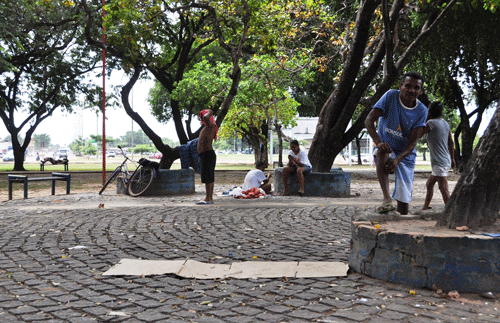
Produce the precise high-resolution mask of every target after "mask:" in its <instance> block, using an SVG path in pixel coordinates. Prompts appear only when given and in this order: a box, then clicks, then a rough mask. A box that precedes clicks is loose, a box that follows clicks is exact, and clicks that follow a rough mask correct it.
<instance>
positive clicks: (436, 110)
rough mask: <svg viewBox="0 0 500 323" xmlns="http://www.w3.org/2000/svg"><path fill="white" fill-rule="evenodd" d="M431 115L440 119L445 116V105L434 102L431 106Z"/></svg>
mask: <svg viewBox="0 0 500 323" xmlns="http://www.w3.org/2000/svg"><path fill="white" fill-rule="evenodd" d="M429 115H432V116H433V117H435V118H439V117H441V116H442V115H443V105H442V104H441V102H439V101H434V102H432V103H431V104H429Z"/></svg>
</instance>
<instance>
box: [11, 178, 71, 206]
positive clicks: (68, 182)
mask: <svg viewBox="0 0 500 323" xmlns="http://www.w3.org/2000/svg"><path fill="white" fill-rule="evenodd" d="M39 181H52V195H55V194H56V181H66V194H69V191H70V186H71V174H65V173H52V176H50V177H28V176H26V175H8V183H9V200H12V183H23V184H24V198H25V199H27V198H28V182H39Z"/></svg>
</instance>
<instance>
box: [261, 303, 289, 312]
mask: <svg viewBox="0 0 500 323" xmlns="http://www.w3.org/2000/svg"><path fill="white" fill-rule="evenodd" d="M265 310H266V311H269V312H272V313H278V314H282V313H287V312H290V311H292V307H289V306H284V305H271V306H267V307H265Z"/></svg>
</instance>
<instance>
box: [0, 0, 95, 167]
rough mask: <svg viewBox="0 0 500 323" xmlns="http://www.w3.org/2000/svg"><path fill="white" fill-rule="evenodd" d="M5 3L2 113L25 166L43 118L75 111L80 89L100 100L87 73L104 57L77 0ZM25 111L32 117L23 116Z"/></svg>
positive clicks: (1, 19) (0, 60)
mask: <svg viewBox="0 0 500 323" xmlns="http://www.w3.org/2000/svg"><path fill="white" fill-rule="evenodd" d="M1 8H2V16H1V17H0V25H1V26H2V27H0V28H2V29H3V31H5V32H2V33H0V46H1V50H0V118H1V119H2V121H3V123H4V125H5V127H6V128H7V131H8V132H9V133H10V135H11V138H12V146H13V150H14V160H15V161H14V170H24V166H23V162H24V153H25V151H26V148H27V147H28V145H29V143H30V141H31V138H32V136H33V132H34V131H35V129H36V128H37V126H38V125H39V124H40V123H41V122H42V121H44V120H45V119H46V118H48V117H50V116H51V115H52V113H53V112H54V110H56V109H58V108H61V109H66V110H68V111H71V110H72V108H73V106H74V104H75V102H77V101H78V100H79V95H80V94H83V95H84V96H85V101H87V102H93V101H95V100H96V99H95V96H94V95H95V94H96V93H99V92H100V90H99V89H98V88H96V87H95V86H94V85H93V84H91V83H89V82H86V81H85V78H84V76H85V75H86V74H87V73H89V72H90V71H92V69H93V68H95V67H96V64H97V62H98V61H97V59H96V57H95V55H92V54H91V50H90V48H89V46H88V45H87V44H86V42H85V41H84V39H83V37H82V32H81V28H80V26H81V22H82V21H81V20H80V9H81V8H79V7H78V6H76V5H75V4H74V3H73V2H71V1H55V0H54V1H44V2H35V1H7V2H3V3H2V5H1ZM19 112H23V113H25V114H26V115H27V117H26V118H25V119H24V120H21V121H19V120H17V119H16V116H17V115H18V114H19ZM23 131H24V141H23V142H20V141H19V140H18V138H19V135H20V134H21V133H22V132H23Z"/></svg>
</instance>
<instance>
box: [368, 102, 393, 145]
mask: <svg viewBox="0 0 500 323" xmlns="http://www.w3.org/2000/svg"><path fill="white" fill-rule="evenodd" d="M382 113H383V111H382V110H380V109H372V110H371V111H370V113H369V114H368V116H367V117H366V119H365V128H366V130H367V131H368V134H369V135H370V137H372V139H373V142H374V143H375V146H376V147H377V148H378V149H379V150H380V152H382V153H391V152H392V148H391V146H389V144H388V143H386V142H383V141H382V138H380V136H379V135H378V133H377V129H376V128H375V123H376V122H377V120H378V118H380V116H381V115H382Z"/></svg>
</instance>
